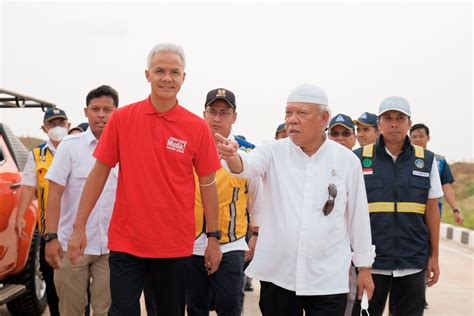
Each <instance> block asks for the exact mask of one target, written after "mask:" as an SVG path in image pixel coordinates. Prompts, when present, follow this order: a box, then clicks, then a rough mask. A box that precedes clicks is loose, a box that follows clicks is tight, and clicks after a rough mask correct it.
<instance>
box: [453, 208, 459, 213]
mask: <svg viewBox="0 0 474 316" xmlns="http://www.w3.org/2000/svg"><path fill="white" fill-rule="evenodd" d="M453 213H459V214H461V210H460V209H458V208H455V209H453Z"/></svg>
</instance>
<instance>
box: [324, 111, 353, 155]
mask: <svg viewBox="0 0 474 316" xmlns="http://www.w3.org/2000/svg"><path fill="white" fill-rule="evenodd" d="M328 136H329V139H330V140H333V141H335V142H336V143H339V144H341V145H342V146H344V147H346V148H347V149H349V150H352V147H354V145H355V141H356V139H355V135H354V123H352V119H351V117H350V116H349V115H345V114H342V113H339V114H337V115H335V116H334V117H333V118H332V119H331V122H329V127H328Z"/></svg>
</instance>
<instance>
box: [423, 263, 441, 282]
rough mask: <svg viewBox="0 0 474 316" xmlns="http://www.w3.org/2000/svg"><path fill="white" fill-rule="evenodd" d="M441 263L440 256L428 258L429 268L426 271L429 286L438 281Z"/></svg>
mask: <svg viewBox="0 0 474 316" xmlns="http://www.w3.org/2000/svg"><path fill="white" fill-rule="evenodd" d="M439 273H440V272H439V264H438V258H434V257H430V258H429V259H428V269H427V271H426V274H427V282H426V284H428V286H433V285H435V284H436V283H437V282H438V278H439Z"/></svg>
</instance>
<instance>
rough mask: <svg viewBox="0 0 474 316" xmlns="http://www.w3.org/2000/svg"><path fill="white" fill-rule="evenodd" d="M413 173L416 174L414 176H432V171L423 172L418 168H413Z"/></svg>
mask: <svg viewBox="0 0 474 316" xmlns="http://www.w3.org/2000/svg"><path fill="white" fill-rule="evenodd" d="M413 175H414V176H418V177H425V178H429V177H430V173H429V172H423V171H418V170H413Z"/></svg>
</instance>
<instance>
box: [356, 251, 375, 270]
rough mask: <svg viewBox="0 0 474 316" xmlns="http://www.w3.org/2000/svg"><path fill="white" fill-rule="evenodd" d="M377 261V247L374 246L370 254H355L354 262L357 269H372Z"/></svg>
mask: <svg viewBox="0 0 474 316" xmlns="http://www.w3.org/2000/svg"><path fill="white" fill-rule="evenodd" d="M374 259H375V246H372V251H371V252H368V253H353V254H352V262H353V263H354V266H356V267H370V266H372V264H373V263H374Z"/></svg>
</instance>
